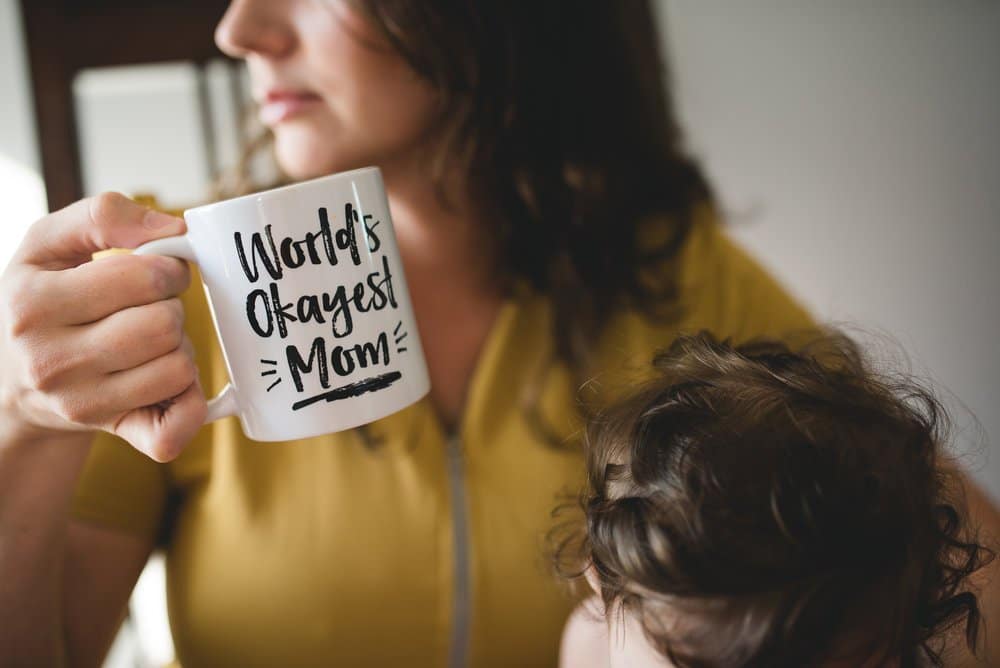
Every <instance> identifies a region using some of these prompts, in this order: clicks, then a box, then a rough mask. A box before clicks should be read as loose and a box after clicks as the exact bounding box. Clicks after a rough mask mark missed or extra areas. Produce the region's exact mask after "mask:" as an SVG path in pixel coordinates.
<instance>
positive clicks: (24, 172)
mask: <svg viewBox="0 0 1000 668" xmlns="http://www.w3.org/2000/svg"><path fill="white" fill-rule="evenodd" d="M26 60H27V56H26V54H25V51H24V37H23V34H22V27H21V11H20V5H19V4H18V2H17V0H0V206H3V215H2V216H0V269H2V268H3V267H4V266H6V265H7V262H8V260H9V259H10V256H11V254H12V253H13V250H14V247H15V246H16V243H17V240H19V239H20V238H21V235H22V234H24V230H25V229H27V227H28V225H29V224H31V222H32V221H34V220H36V219H37V218H39V217H40V216H41V215H43V214H44V213H45V210H46V205H45V187H44V185H43V184H42V180H41V177H40V176H39V171H38V169H39V156H38V145H37V142H36V141H35V123H34V110H33V108H32V106H31V97H30V91H31V88H30V82H29V79H28V69H27V67H26Z"/></svg>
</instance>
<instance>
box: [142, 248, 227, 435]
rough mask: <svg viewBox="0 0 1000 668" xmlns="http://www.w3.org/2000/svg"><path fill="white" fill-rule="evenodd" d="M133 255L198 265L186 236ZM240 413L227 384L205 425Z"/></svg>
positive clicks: (210, 403)
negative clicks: (163, 258) (163, 256)
mask: <svg viewBox="0 0 1000 668" xmlns="http://www.w3.org/2000/svg"><path fill="white" fill-rule="evenodd" d="M132 253H134V254H135V255H166V256H168V257H176V258H178V259H180V260H187V261H188V262H193V263H194V264H198V258H197V257H196V256H195V254H194V247H193V246H192V245H191V240H190V239H188V236H187V235H186V234H181V235H178V236H176V237H166V238H164V239H157V240H156V241H150V242H149V243H145V244H143V245H141V246H139V247H138V248H136V249H135V250H133V251H132ZM238 412H239V406H237V405H236V392H235V391H234V390H233V384H232V383H226V386H225V387H223V388H222V391H220V392H219V393H218V394H217V395H215V396H214V397H213V398H211V399H209V400H208V414H207V415H206V416H205V422H204V424H208V423H209V422H215V421H216V420H218V419H220V418H224V417H229V416H230V415H236V414H237V413H238Z"/></svg>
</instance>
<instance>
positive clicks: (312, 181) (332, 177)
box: [184, 165, 381, 218]
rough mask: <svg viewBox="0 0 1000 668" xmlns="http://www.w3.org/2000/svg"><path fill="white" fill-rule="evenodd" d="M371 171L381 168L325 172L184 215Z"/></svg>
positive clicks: (204, 205)
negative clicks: (321, 174)
mask: <svg viewBox="0 0 1000 668" xmlns="http://www.w3.org/2000/svg"><path fill="white" fill-rule="evenodd" d="M371 173H381V170H380V169H379V168H378V167H376V166H374V165H371V166H368V167H358V168H357V169H349V170H347V171H346V172H335V173H333V174H324V175H323V176H317V177H315V178H312V179H307V180H305V181H296V182H295V183H288V184H286V185H283V186H278V187H277V188H271V189H270V190H261V191H260V192H254V193H248V194H246V195H239V196H238V197H231V198H229V199H223V200H219V201H218V202H209V203H208V204H201V205H199V206H194V207H191V208H190V209H185V210H184V217H185V218H186V217H187V214H189V213H195V212H201V211H208V210H210V209H214V208H216V207H220V206H225V205H227V204H235V203H236V202H242V201H244V200H251V199H264V198H270V197H272V196H274V195H281V194H284V193H287V192H291V191H293V190H297V189H299V188H303V187H306V186H311V185H315V184H317V183H319V182H321V181H330V180H338V179H340V178H342V177H351V176H360V175H362V174H371Z"/></svg>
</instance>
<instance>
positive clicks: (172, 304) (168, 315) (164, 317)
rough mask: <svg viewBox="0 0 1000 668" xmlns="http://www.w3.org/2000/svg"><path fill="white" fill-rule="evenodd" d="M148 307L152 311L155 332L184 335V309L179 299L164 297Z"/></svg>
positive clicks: (152, 324)
mask: <svg viewBox="0 0 1000 668" xmlns="http://www.w3.org/2000/svg"><path fill="white" fill-rule="evenodd" d="M148 308H149V309H150V311H151V313H150V316H149V317H150V326H151V327H152V329H153V331H154V332H155V333H166V334H169V335H170V336H183V326H184V309H183V308H181V305H180V301H179V300H177V299H164V300H162V301H158V302H156V303H155V304H150V306H149V307H148ZM178 345H180V343H178ZM175 347H176V346H175Z"/></svg>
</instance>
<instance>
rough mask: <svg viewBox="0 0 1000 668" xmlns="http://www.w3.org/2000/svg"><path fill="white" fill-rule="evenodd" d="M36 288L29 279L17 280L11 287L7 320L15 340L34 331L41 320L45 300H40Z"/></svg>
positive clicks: (7, 300)
mask: <svg viewBox="0 0 1000 668" xmlns="http://www.w3.org/2000/svg"><path fill="white" fill-rule="evenodd" d="M37 292H38V291H37V288H36V286H35V285H34V284H33V283H32V282H31V281H30V280H27V279H24V278H22V279H17V280H15V281H14V284H13V285H12V286H11V288H10V291H9V294H8V298H7V299H6V300H5V301H6V302H7V309H6V310H7V314H6V320H7V323H8V329H9V331H10V333H11V335H12V336H13V337H14V338H17V337H20V336H23V335H24V334H26V333H27V332H29V331H31V330H32V329H34V328H35V327H36V326H37V325H38V323H39V320H40V317H41V309H40V308H39V306H40V304H41V303H42V301H43V300H41V299H39V297H38V294H37Z"/></svg>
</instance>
